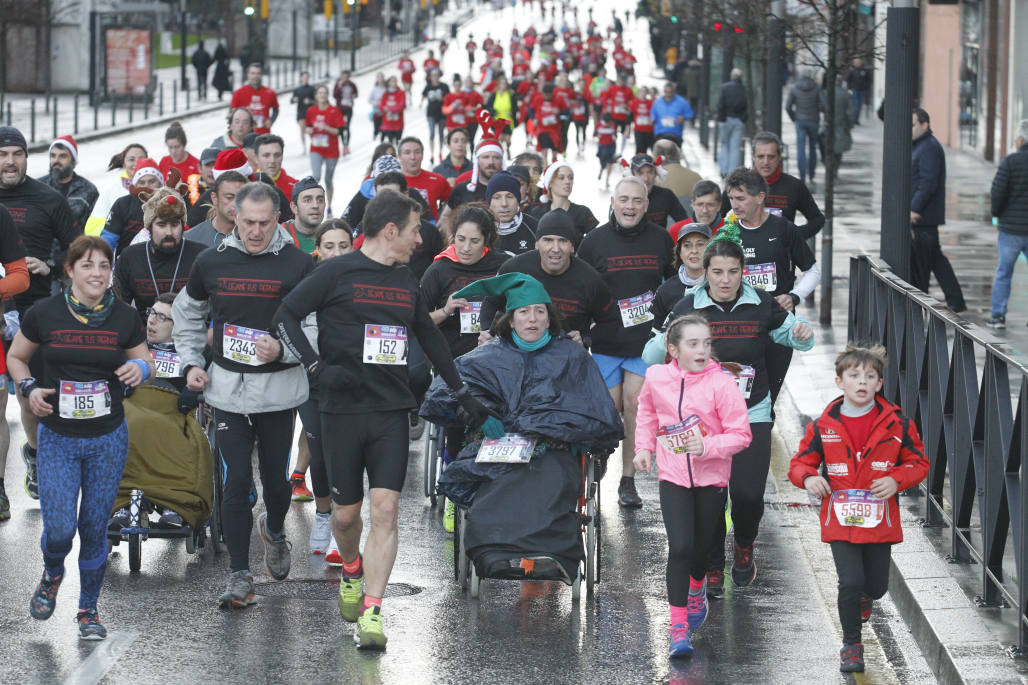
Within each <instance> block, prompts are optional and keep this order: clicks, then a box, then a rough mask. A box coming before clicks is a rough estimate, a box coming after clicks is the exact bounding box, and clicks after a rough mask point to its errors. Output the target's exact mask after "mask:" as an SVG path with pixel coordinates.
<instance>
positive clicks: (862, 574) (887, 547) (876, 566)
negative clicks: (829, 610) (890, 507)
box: [831, 540, 892, 644]
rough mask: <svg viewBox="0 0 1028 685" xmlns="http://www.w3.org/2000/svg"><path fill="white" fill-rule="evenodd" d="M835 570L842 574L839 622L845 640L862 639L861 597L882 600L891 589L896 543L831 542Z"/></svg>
mask: <svg viewBox="0 0 1028 685" xmlns="http://www.w3.org/2000/svg"><path fill="white" fill-rule="evenodd" d="M831 545H832V557H833V558H834V559H835V572H836V573H837V574H838V575H839V622H840V623H841V624H842V641H843V642H844V643H846V644H855V643H857V642H860V597H861V595H867V596H868V597H870V598H871V599H881V598H882V597H883V596H884V595H885V591H886V590H888V589H889V556H890V554H891V553H892V544H891V543H888V542H871V543H865V544H854V543H852V542H845V541H842V540H839V541H836V542H833V543H831Z"/></svg>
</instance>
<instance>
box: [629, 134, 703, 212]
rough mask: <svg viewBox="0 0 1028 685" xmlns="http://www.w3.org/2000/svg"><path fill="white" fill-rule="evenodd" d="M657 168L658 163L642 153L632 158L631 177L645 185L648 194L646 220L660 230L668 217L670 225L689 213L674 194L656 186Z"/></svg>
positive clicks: (658, 172)
mask: <svg viewBox="0 0 1028 685" xmlns="http://www.w3.org/2000/svg"><path fill="white" fill-rule="evenodd" d="M657 167H658V162H656V161H654V159H653V157H651V156H650V155H647V154H645V153H644V154H641V155H636V156H635V157H632V175H633V176H635V177H636V178H638V179H641V180H642V182H643V183H645V184H646V189H647V192H648V197H649V209H647V210H646V220H647V221H649V222H650V223H654V224H657V225H658V226H660V227H661V228H667V227H668V225H669V222H668V217H670V218H671V222H670V223H674V222H676V221H682V220H683V219H688V218H689V213H688V212H686V211H685V207H683V206H682V203H681V202H679V201H678V198H677V197H675V194H674V192H672V191H671V190H669V189H667V188H663V187H661V186H658V185H657V183H656V181H657V177H658V176H659V175H660V171H658V169H657Z"/></svg>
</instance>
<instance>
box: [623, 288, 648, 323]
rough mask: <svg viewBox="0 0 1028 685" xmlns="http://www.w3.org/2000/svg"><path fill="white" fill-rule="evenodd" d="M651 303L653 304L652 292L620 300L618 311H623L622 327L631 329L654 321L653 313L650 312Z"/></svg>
mask: <svg viewBox="0 0 1028 685" xmlns="http://www.w3.org/2000/svg"><path fill="white" fill-rule="evenodd" d="M651 302H653V293H652V292H645V293H643V294H642V295H636V296H635V297H629V298H627V299H624V300H618V309H620V310H621V325H622V326H624V327H625V328H631V327H632V326H638V325H639V324H642V323H646V322H647V321H653V313H652V312H651V311H650V303H651Z"/></svg>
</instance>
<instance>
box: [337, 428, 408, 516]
mask: <svg viewBox="0 0 1028 685" xmlns="http://www.w3.org/2000/svg"><path fill="white" fill-rule="evenodd" d="M321 444H322V450H323V453H324V455H325V466H326V468H327V470H328V482H329V485H330V486H331V494H332V501H333V502H335V503H336V504H340V505H348V504H357V503H358V502H360V501H361V500H362V499H364V472H365V471H367V473H368V485H369V487H372V488H385V489H386V490H395V491H396V492H401V491H402V490H403V483H404V481H405V480H406V479H407V459H408V454H409V452H410V418H409V416H408V412H407V410H405V409H404V410H399V411H386V412H368V413H365V414H327V413H325V412H322V413H321Z"/></svg>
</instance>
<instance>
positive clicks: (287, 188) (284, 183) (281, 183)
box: [275, 136, 334, 200]
mask: <svg viewBox="0 0 1028 685" xmlns="http://www.w3.org/2000/svg"><path fill="white" fill-rule="evenodd" d="M333 137H334V136H333ZM275 185H276V186H278V189H279V190H281V191H282V192H283V193H285V196H286V197H287V198H289V199H290V200H292V199H293V186H295V185H296V179H295V178H293V177H292V176H290V175H289V174H287V173H286V170H285V169H279V170H278V178H276V179H275Z"/></svg>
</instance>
